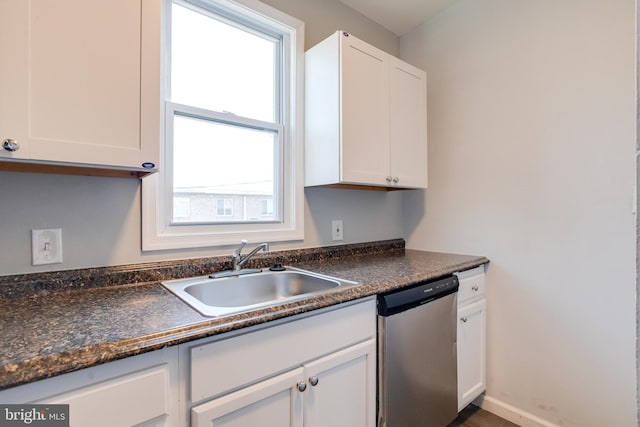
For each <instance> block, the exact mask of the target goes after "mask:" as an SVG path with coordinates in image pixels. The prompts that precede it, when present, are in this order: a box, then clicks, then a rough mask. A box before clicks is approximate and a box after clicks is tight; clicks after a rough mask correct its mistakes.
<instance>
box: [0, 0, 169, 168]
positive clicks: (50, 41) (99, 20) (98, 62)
mask: <svg viewBox="0 0 640 427" xmlns="http://www.w3.org/2000/svg"><path fill="white" fill-rule="evenodd" d="M149 8H156V9H158V10H159V2H158V1H156V0H136V1H132V0H113V1H108V2H105V1H101V0H58V1H54V2H52V1H48V0H3V1H2V3H1V5H0V24H1V25H0V56H1V57H2V58H3V63H4V64H5V65H3V66H2V75H1V78H0V92H1V93H2V94H3V96H2V97H0V139H1V140H4V139H5V138H12V139H15V140H17V141H18V143H19V144H20V145H21V148H20V150H18V151H17V152H15V153H13V154H11V153H8V152H6V151H5V150H2V151H3V152H2V154H0V156H4V157H13V158H29V159H31V160H38V161H49V162H72V163H82V164H98V165H113V166H121V167H136V168H139V167H141V163H142V162H145V161H149V162H156V160H155V154H153V155H152V156H151V157H148V158H143V151H145V150H146V149H144V150H143V148H142V142H141V141H142V136H141V133H142V132H143V131H142V125H141V123H142V121H146V120H148V114H147V112H146V111H144V109H143V100H142V98H141V93H142V94H143V95H145V91H146V88H147V87H146V83H145V85H143V84H142V80H141V74H142V72H143V71H146V67H147V66H148V65H149V66H150V65H151V63H154V62H157V63H156V66H157V67H158V71H156V73H151V76H155V77H156V78H157V73H158V72H159V61H153V60H150V61H149V60H148V58H147V59H146V58H144V57H143V55H142V53H143V52H142V44H141V39H142V40H144V41H145V43H147V42H150V40H151V39H150V38H148V37H146V36H145V37H143V36H144V35H143V33H142V28H143V25H145V30H151V29H152V28H149V27H147V24H150V22H147V21H146V19H147V17H146V16H144V17H143V13H146V10H147V9H149ZM155 13H156V14H155V15H154V17H153V18H152V19H154V20H156V18H158V17H159V15H157V10H156V12H155ZM154 25H159V23H158V22H156V23H155V24H153V25H150V27H153V26H154ZM154 28H155V27H154ZM155 30H157V28H155ZM156 43H157V44H158V45H159V43H160V40H159V34H158V40H157V41H156ZM150 45H153V43H151V44H150ZM156 48H157V46H156ZM145 54H151V53H150V52H145ZM153 55H154V57H155V58H156V59H157V58H158V51H156V52H155V53H153ZM143 63H144V64H145V65H144V67H145V69H144V70H143ZM158 83H159V82H158ZM155 95H159V85H158V90H157V91H156V92H155ZM159 100H160V98H159V96H158V99H157V100H156V103H155V104H156V106H155V108H156V110H157V114H158V115H157V117H158V121H157V122H156V125H157V126H158V127H159ZM144 102H145V105H146V102H148V101H146V100H145V101H144ZM156 134H157V133H156ZM155 143H156V144H158V141H155ZM147 155H148V153H145V156H147Z"/></svg>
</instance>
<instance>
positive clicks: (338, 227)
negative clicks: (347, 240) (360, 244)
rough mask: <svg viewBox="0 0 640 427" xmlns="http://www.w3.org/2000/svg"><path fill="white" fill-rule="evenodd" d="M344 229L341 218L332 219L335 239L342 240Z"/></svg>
mask: <svg viewBox="0 0 640 427" xmlns="http://www.w3.org/2000/svg"><path fill="white" fill-rule="evenodd" d="M343 232H344V229H343V227H342V220H341V219H334V220H333V221H331V238H332V239H333V240H342V234H343Z"/></svg>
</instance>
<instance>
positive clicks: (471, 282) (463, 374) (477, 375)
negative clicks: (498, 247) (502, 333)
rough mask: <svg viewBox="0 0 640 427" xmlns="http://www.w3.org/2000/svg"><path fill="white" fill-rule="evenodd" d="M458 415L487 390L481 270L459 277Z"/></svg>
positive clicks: (477, 269) (484, 313)
mask: <svg viewBox="0 0 640 427" xmlns="http://www.w3.org/2000/svg"><path fill="white" fill-rule="evenodd" d="M457 275H458V278H459V280H460V290H459V292H458V331H457V333H458V345H457V347H458V411H461V410H462V409H463V408H464V407H465V406H467V405H468V404H469V403H471V402H472V401H473V399H475V398H476V397H478V396H480V394H482V392H484V391H485V389H486V340H487V337H486V334H487V313H486V307H487V305H486V299H485V296H484V291H485V281H484V266H480V267H477V268H475V269H473V270H467V271H463V272H461V273H458V274H457Z"/></svg>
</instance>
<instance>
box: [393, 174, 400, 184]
mask: <svg viewBox="0 0 640 427" xmlns="http://www.w3.org/2000/svg"><path fill="white" fill-rule="evenodd" d="M398 181H400V178H398V177H397V176H396V177H395V178H393V183H394V184H397V183H398Z"/></svg>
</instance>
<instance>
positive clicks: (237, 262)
mask: <svg viewBox="0 0 640 427" xmlns="http://www.w3.org/2000/svg"><path fill="white" fill-rule="evenodd" d="M246 244H247V241H246V240H242V241H241V244H240V247H239V248H238V249H236V250H235V251H233V270H234V271H239V270H240V269H241V268H242V266H243V265H245V264H246V263H247V261H249V260H250V259H251V258H253V256H254V255H255V254H257V253H258V252H259V251H261V250H263V251H265V252H268V251H269V244H268V243H260V244H259V245H258V246H256V247H255V248H253V250H252V251H251V252H249V253H248V254H247V255H245V256H242V254H241V252H242V249H243V248H244V247H245V245H246Z"/></svg>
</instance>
